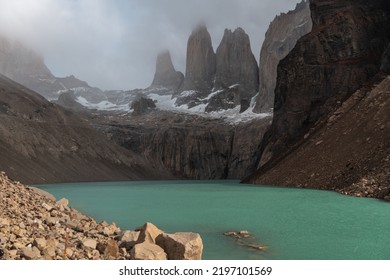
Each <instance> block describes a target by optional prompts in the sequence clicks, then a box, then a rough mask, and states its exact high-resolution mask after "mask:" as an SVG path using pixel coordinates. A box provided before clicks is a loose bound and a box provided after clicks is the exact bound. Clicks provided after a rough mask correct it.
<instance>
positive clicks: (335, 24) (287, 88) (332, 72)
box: [262, 0, 390, 163]
mask: <svg viewBox="0 0 390 280" xmlns="http://www.w3.org/2000/svg"><path fill="white" fill-rule="evenodd" d="M386 5H387V4H386ZM386 9H388V8H387V7H386V6H385V1H379V0H377V1H370V2H365V1H327V2H323V1H319V0H318V1H312V2H311V11H312V18H313V24H314V25H313V30H312V32H311V33H309V34H308V35H306V36H304V37H303V38H301V39H300V40H299V41H298V43H297V45H296V46H295V48H294V49H293V50H292V51H291V53H290V54H289V55H288V56H287V57H286V58H285V59H284V60H282V61H281V62H280V63H279V67H278V79H277V86H276V90H275V108H274V120H273V124H272V127H271V130H270V134H269V139H268V140H266V141H265V142H264V144H265V150H264V153H263V156H262V163H265V162H267V161H268V160H269V159H271V158H276V157H279V156H281V155H282V154H283V153H285V152H286V151H287V150H288V149H289V147H291V145H294V144H295V143H296V142H297V141H298V140H299V139H301V137H302V136H303V135H304V134H305V133H306V132H307V131H308V130H309V129H310V128H311V127H312V126H313V125H314V124H315V123H316V122H317V121H318V120H319V119H320V118H321V117H323V116H325V115H326V114H327V113H328V112H329V111H330V110H331V109H332V108H334V106H335V105H336V104H337V102H342V101H344V100H345V99H346V98H347V97H348V96H349V95H350V94H352V93H353V92H354V91H356V90H357V89H358V88H360V87H361V86H362V85H363V84H364V83H366V82H368V81H369V80H370V79H371V78H372V77H373V76H374V75H375V74H376V73H378V72H379V70H380V66H381V61H382V57H383V53H384V50H385V48H386V47H387V42H388V40H389V30H388V29H389V26H390V25H389V14H388V10H386Z"/></svg>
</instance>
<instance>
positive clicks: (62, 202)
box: [56, 198, 69, 206]
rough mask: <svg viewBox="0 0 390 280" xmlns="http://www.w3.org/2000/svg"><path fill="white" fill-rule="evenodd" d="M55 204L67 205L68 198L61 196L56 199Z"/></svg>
mask: <svg viewBox="0 0 390 280" xmlns="http://www.w3.org/2000/svg"><path fill="white" fill-rule="evenodd" d="M56 205H57V206H60V205H62V206H68V205H69V200H67V199H66V198H61V199H60V200H58V201H57V203H56Z"/></svg>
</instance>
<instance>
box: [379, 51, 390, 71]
mask: <svg viewBox="0 0 390 280" xmlns="http://www.w3.org/2000/svg"><path fill="white" fill-rule="evenodd" d="M381 71H383V72H385V73H386V74H390V44H389V46H388V47H387V50H386V51H385V53H384V54H383V57H382V64H381Z"/></svg>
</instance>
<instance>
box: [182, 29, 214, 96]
mask: <svg viewBox="0 0 390 280" xmlns="http://www.w3.org/2000/svg"><path fill="white" fill-rule="evenodd" d="M215 67H216V63H215V53H214V50H213V46H212V43H211V37H210V34H209V32H208V31H207V28H206V27H205V26H203V25H202V26H198V28H196V29H195V30H194V31H193V32H192V34H191V36H190V38H189V39H188V43H187V62H186V74H185V79H184V82H183V85H182V87H181V90H182V91H185V90H198V91H209V90H211V89H212V88H213V85H214V77H215Z"/></svg>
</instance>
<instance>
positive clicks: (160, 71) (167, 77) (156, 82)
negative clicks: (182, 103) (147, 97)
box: [150, 50, 184, 91]
mask: <svg viewBox="0 0 390 280" xmlns="http://www.w3.org/2000/svg"><path fill="white" fill-rule="evenodd" d="M183 80H184V75H183V73H181V72H179V71H176V70H175V67H174V66H173V64H172V59H171V55H170V53H169V51H168V50H164V51H162V52H161V53H159V54H158V56H157V61H156V72H155V74H154V79H153V82H152V84H151V86H150V88H158V87H163V88H166V89H168V90H173V91H176V90H177V89H178V88H179V87H180V86H181V84H182V82H183Z"/></svg>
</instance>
